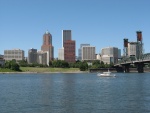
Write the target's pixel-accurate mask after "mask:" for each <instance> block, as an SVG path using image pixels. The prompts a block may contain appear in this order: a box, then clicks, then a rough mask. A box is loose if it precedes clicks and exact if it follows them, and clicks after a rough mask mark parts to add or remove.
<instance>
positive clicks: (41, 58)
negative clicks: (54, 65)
mask: <svg viewBox="0 0 150 113" xmlns="http://www.w3.org/2000/svg"><path fill="white" fill-rule="evenodd" d="M49 61H50V58H49V52H48V51H38V52H37V63H39V64H43V65H48V66H49Z"/></svg>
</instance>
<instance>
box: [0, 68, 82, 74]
mask: <svg viewBox="0 0 150 113" xmlns="http://www.w3.org/2000/svg"><path fill="white" fill-rule="evenodd" d="M20 70H21V71H19V72H27V73H28V72H31V73H32V72H33V73H35V72H37V73H77V72H81V71H80V70H79V68H50V67H20ZM0 72H18V71H13V70H11V69H6V68H0Z"/></svg>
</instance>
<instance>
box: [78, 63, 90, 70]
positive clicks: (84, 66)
mask: <svg viewBox="0 0 150 113" xmlns="http://www.w3.org/2000/svg"><path fill="white" fill-rule="evenodd" d="M79 69H80V71H85V70H87V69H88V64H87V62H81V63H80V67H79Z"/></svg>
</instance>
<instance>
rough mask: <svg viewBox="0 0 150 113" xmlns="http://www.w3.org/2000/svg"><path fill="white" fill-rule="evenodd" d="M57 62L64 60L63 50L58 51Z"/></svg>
mask: <svg viewBox="0 0 150 113" xmlns="http://www.w3.org/2000/svg"><path fill="white" fill-rule="evenodd" d="M58 60H64V48H60V49H58Z"/></svg>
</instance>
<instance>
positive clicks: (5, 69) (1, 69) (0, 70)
mask: <svg viewBox="0 0 150 113" xmlns="http://www.w3.org/2000/svg"><path fill="white" fill-rule="evenodd" d="M0 72H16V71H14V70H11V69H7V68H0Z"/></svg>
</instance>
